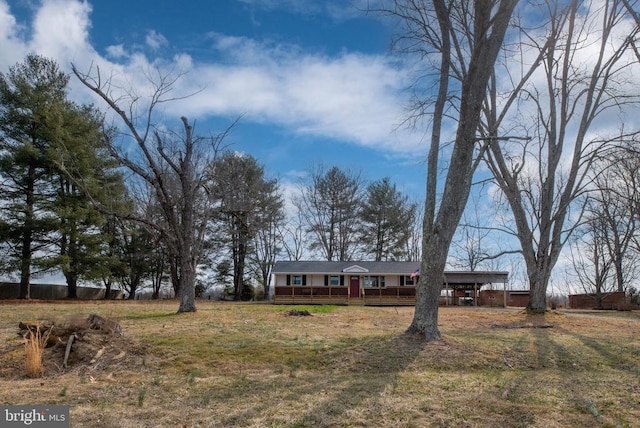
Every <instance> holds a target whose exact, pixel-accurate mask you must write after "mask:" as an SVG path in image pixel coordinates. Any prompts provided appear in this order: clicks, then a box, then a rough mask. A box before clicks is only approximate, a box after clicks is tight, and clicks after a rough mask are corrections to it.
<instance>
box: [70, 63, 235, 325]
mask: <svg viewBox="0 0 640 428" xmlns="http://www.w3.org/2000/svg"><path fill="white" fill-rule="evenodd" d="M72 70H73V73H74V74H75V75H76V77H77V78H78V79H79V80H80V81H81V82H82V83H83V84H84V85H85V86H86V87H87V88H89V89H90V90H91V91H93V92H94V93H96V94H97V95H98V96H99V97H100V98H101V99H102V100H104V102H106V104H107V105H108V106H109V108H110V109H111V110H112V111H113V112H115V114H116V115H117V116H118V117H119V119H121V120H122V124H123V125H124V129H125V133H126V134H123V136H124V137H125V138H123V139H122V141H120V143H122V144H118V142H116V141H113V142H109V145H108V147H107V148H108V150H109V152H110V153H111V155H112V156H113V157H114V158H115V159H117V160H118V162H120V164H121V165H122V166H123V167H125V168H127V169H129V170H130V171H131V172H132V173H133V174H134V175H135V176H137V177H138V178H139V179H141V180H143V181H145V182H147V183H148V185H149V186H150V187H151V188H152V189H153V191H154V193H155V198H156V200H157V203H158V205H159V207H160V213H161V215H162V220H163V221H162V222H149V221H148V220H147V219H145V218H136V220H138V221H140V222H143V223H144V224H146V225H147V226H148V227H152V228H156V229H158V230H159V231H160V233H161V236H162V241H163V243H164V245H166V246H167V250H168V253H169V257H170V259H171V261H170V264H171V266H172V275H171V276H172V281H173V282H174V287H175V288H177V296H178V299H179V301H180V304H179V308H178V312H194V311H195V310H196V306H195V280H196V266H197V265H198V263H199V262H200V261H201V257H202V252H203V246H204V238H205V232H206V226H207V223H208V222H209V219H210V216H211V215H212V212H213V210H212V209H211V208H212V207H211V206H210V204H211V198H209V196H208V194H207V192H206V189H205V184H206V179H207V169H208V168H209V166H210V165H211V163H212V162H213V160H214V159H215V157H216V155H217V153H218V152H219V150H220V146H221V144H222V142H223V140H224V138H225V136H226V135H227V133H228V131H229V130H230V128H231V127H229V128H228V129H227V130H225V131H224V132H222V133H220V134H218V135H215V136H212V137H209V138H200V137H197V136H195V135H194V131H193V125H192V124H191V123H190V122H189V121H188V119H187V118H186V117H182V118H181V121H182V132H181V133H177V132H168V131H165V130H163V129H162V128H161V127H160V126H159V124H155V123H154V122H153V120H154V110H155V108H156V107H158V105H159V104H161V103H165V102H168V101H170V100H172V99H175V98H171V97H170V96H169V95H170V93H171V90H172V88H173V86H174V84H175V83H176V81H177V79H178V78H179V77H180V75H177V76H172V75H170V74H165V75H163V74H162V73H160V72H158V73H157V77H156V78H155V79H154V78H151V77H149V79H148V80H149V82H148V83H149V84H150V85H151V86H152V87H153V89H152V91H151V95H150V97H149V99H148V100H146V101H147V103H148V104H147V106H146V108H145V107H141V106H140V104H141V103H142V100H143V99H142V98H141V97H140V96H138V95H137V94H136V93H135V88H130V89H129V90H128V92H127V91H126V90H125V91H124V92H122V91H121V90H119V88H117V86H116V85H115V82H113V81H112V79H111V78H109V79H106V80H103V79H102V76H101V74H100V70H99V69H98V68H96V69H91V70H89V71H88V72H86V73H83V72H80V71H79V70H78V69H77V68H76V66H75V65H72ZM149 76H150V75H149ZM139 107H140V108H141V109H142V110H143V111H144V113H143V114H142V115H139V114H138V113H137V108H139ZM231 126H233V125H231ZM131 141H132V142H133V146H131V145H130V144H128V143H130V142H131ZM134 148H135V150H134Z"/></svg>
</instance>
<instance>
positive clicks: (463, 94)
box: [407, 0, 518, 340]
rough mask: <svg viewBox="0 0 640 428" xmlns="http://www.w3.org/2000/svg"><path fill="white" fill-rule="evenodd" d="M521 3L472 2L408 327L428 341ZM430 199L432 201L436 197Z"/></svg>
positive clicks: (441, 6) (444, 27)
mask: <svg viewBox="0 0 640 428" xmlns="http://www.w3.org/2000/svg"><path fill="white" fill-rule="evenodd" d="M517 3H518V2H517V0H502V1H498V2H494V1H491V0H476V1H475V2H474V10H473V12H474V13H475V15H474V23H473V29H472V31H473V34H472V35H471V37H472V39H473V42H472V46H471V47H470V48H471V56H470V58H469V60H468V61H469V62H468V69H467V72H466V74H465V75H464V77H463V78H462V86H461V90H460V94H459V95H460V98H461V101H460V110H459V112H460V113H459V119H458V128H457V132H456V139H455V142H454V145H453V148H452V153H451V158H450V163H449V167H448V172H447V177H446V181H445V187H444V193H443V196H442V201H441V203H440V207H439V209H438V213H437V216H435V221H434V222H433V223H430V221H431V219H433V218H434V217H433V215H432V213H433V212H434V206H433V205H432V206H429V203H430V201H429V200H427V202H426V204H427V205H425V222H424V226H423V229H424V238H423V253H422V261H421V268H420V269H421V271H420V280H419V282H418V285H417V288H416V309H415V314H414V318H413V321H412V323H411V325H410V326H409V329H408V330H407V332H408V333H413V334H420V335H422V336H424V337H425V338H426V339H427V340H437V339H439V338H440V337H441V334H440V331H439V329H438V303H439V299H440V292H441V290H442V285H443V277H444V269H445V265H446V260H447V255H448V252H449V247H450V246H451V240H452V239H453V235H454V233H455V230H456V228H457V226H458V223H459V221H460V218H461V217H462V213H463V211H464V208H465V205H466V202H467V199H468V196H469V192H470V190H471V179H472V177H473V173H474V170H475V167H476V166H477V162H475V161H476V158H475V157H474V154H475V153H476V148H477V147H476V146H477V142H478V139H477V138H476V133H477V131H478V127H479V124H480V114H481V111H482V105H483V102H484V100H485V98H486V92H487V85H488V82H489V78H490V77H491V75H492V73H493V68H494V64H495V61H496V58H497V55H498V52H499V51H500V49H501V47H502V42H503V39H504V35H505V32H506V30H507V28H508V24H509V20H510V18H511V15H512V13H513V10H514V8H515V6H516V4H517ZM433 5H434V9H435V12H436V15H437V17H438V22H439V25H440V33H441V35H443V36H442V37H443V38H444V39H446V38H447V37H450V36H452V31H451V29H452V28H454V25H453V23H452V22H451V21H450V19H451V18H450V15H449V13H450V10H449V5H448V4H447V3H445V2H444V1H441V0H434V1H433ZM493 10H495V13H494V14H492V11H493ZM465 36H469V34H467V35H462V34H461V35H459V37H465ZM442 53H443V59H442V62H443V64H449V63H450V57H447V55H450V53H449V52H442ZM440 78H441V79H448V78H449V77H445V76H441V77H440ZM442 84H443V82H441V85H442ZM436 113H438V112H436ZM439 114H442V113H441V112H440V113H439ZM434 121H437V122H441V121H442V117H439V118H438V117H434ZM434 132H438V133H439V132H440V128H439V127H437V128H436V127H434ZM437 140H439V135H438V138H437ZM438 143H439V141H436V139H435V137H434V138H432V145H431V149H430V152H429V164H428V166H429V168H430V169H429V171H428V172H427V177H428V185H427V187H428V188H427V194H428V195H430V197H431V198H434V197H435V196H434V195H435V193H436V186H435V184H436V180H435V176H434V174H437V171H436V170H433V169H432V168H433V167H434V164H435V165H437V160H436V161H432V157H434V158H436V159H437V153H434V150H439V149H440V147H439V144H438ZM430 186H431V187H430ZM431 202H432V203H433V200H432V201H431Z"/></svg>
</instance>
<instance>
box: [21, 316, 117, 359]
mask: <svg viewBox="0 0 640 428" xmlns="http://www.w3.org/2000/svg"><path fill="white" fill-rule="evenodd" d="M18 328H19V329H20V331H19V334H20V335H22V337H23V338H24V339H25V340H26V339H28V338H29V336H31V333H33V335H36V334H37V335H38V336H39V337H46V338H47V342H46V345H45V348H48V351H49V352H48V354H49V357H50V358H52V359H53V363H54V365H55V366H57V367H59V368H60V369H61V370H65V369H67V368H69V367H70V366H74V365H84V366H85V367H87V366H90V367H93V368H98V367H100V366H103V365H105V364H107V363H109V362H113V361H116V360H119V359H122V358H124V356H125V355H126V352H125V350H124V349H122V348H124V347H125V345H126V343H125V342H124V341H123V340H122V339H123V332H122V327H121V326H120V324H118V323H117V322H115V321H113V320H111V319H108V318H105V317H102V316H100V315H96V314H91V315H89V316H88V317H87V318H75V319H71V320H67V321H63V322H59V323H55V322H53V321H42V322H20V323H19V324H18ZM56 360H57V361H56Z"/></svg>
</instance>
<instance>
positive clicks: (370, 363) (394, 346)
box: [290, 335, 426, 427]
mask: <svg viewBox="0 0 640 428" xmlns="http://www.w3.org/2000/svg"><path fill="white" fill-rule="evenodd" d="M425 346H426V342H425V341H424V340H422V339H420V338H417V337H414V336H411V335H400V336H393V337H387V338H366V339H364V340H362V341H360V342H359V343H354V344H353V345H352V346H349V347H347V348H346V349H344V350H341V351H338V352H336V353H335V354H334V355H331V356H328V359H329V361H332V362H333V366H334V367H336V368H335V369H334V370H338V371H339V372H340V375H338V376H337V377H333V381H336V380H338V381H341V382H339V384H326V382H322V381H321V384H322V383H325V385H323V387H324V388H323V389H322V390H321V391H324V397H323V398H322V399H320V400H316V401H315V402H314V404H313V406H311V408H310V409H308V410H307V411H306V412H305V414H304V415H303V416H301V417H299V418H298V420H297V421H295V422H293V423H292V424H291V425H290V426H295V427H306V426H309V427H311V426H313V427H316V426H333V425H334V424H336V423H339V421H343V420H344V418H343V417H344V414H345V413H346V412H348V411H349V410H351V409H354V408H357V407H358V406H360V405H361V404H362V403H363V402H365V401H366V400H373V401H376V400H377V399H378V397H379V396H380V395H381V394H382V393H383V392H385V391H388V390H391V391H393V390H394V389H395V388H396V385H397V380H398V376H399V374H400V373H402V372H403V371H405V370H406V369H407V368H408V367H409V366H410V365H411V364H412V363H413V361H414V360H415V359H416V357H417V356H418V355H419V354H420V353H421V352H422V350H423V349H424V348H425Z"/></svg>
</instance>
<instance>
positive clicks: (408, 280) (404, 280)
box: [400, 275, 417, 285]
mask: <svg viewBox="0 0 640 428" xmlns="http://www.w3.org/2000/svg"><path fill="white" fill-rule="evenodd" d="M416 280H417V277H415V276H414V277H413V278H412V277H411V276H410V275H405V276H401V277H400V285H416Z"/></svg>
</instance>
